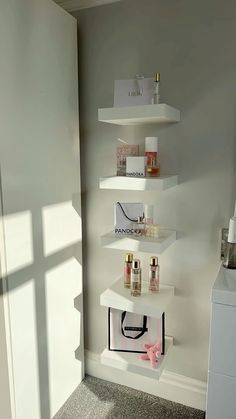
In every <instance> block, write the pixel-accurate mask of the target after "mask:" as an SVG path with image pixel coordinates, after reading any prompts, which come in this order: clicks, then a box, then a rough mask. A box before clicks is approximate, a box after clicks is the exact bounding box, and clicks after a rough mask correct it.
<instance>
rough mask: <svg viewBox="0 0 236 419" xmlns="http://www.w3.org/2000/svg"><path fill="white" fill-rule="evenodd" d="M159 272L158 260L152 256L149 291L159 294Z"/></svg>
mask: <svg viewBox="0 0 236 419" xmlns="http://www.w3.org/2000/svg"><path fill="white" fill-rule="evenodd" d="M159 270H160V267H159V265H158V258H157V257H156V256H152V257H151V259H150V265H149V291H152V292H159Z"/></svg>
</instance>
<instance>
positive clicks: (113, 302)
mask: <svg viewBox="0 0 236 419" xmlns="http://www.w3.org/2000/svg"><path fill="white" fill-rule="evenodd" d="M173 296H174V287H173V286H170V285H162V284H160V291H159V292H158V293H152V292H150V291H148V283H146V282H142V294H141V296H140V297H132V295H130V289H129V288H125V287H124V280H123V278H120V279H119V280H118V281H116V282H115V283H114V284H112V285H111V287H110V288H107V289H106V290H105V291H104V292H103V293H102V294H101V295H100V304H101V305H102V306H106V307H113V308H116V309H118V310H125V311H128V312H130V313H138V314H143V313H145V314H146V315H147V316H150V317H156V318H158V319H159V318H160V317H161V315H162V313H163V312H164V311H166V308H167V307H168V305H169V303H170V302H171V300H172V299H173Z"/></svg>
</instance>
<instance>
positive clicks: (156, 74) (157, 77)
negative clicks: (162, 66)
mask: <svg viewBox="0 0 236 419" xmlns="http://www.w3.org/2000/svg"><path fill="white" fill-rule="evenodd" d="M160 80H161V75H160V73H159V71H157V72H156V73H155V81H156V82H157V81H160Z"/></svg>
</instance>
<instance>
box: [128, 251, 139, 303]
mask: <svg viewBox="0 0 236 419" xmlns="http://www.w3.org/2000/svg"><path fill="white" fill-rule="evenodd" d="M130 287H131V295H132V296H133V297H139V296H140V295H141V268H140V260H139V259H134V260H133V262H132V269H131V285H130Z"/></svg>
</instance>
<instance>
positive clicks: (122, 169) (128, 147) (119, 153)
mask: <svg viewBox="0 0 236 419" xmlns="http://www.w3.org/2000/svg"><path fill="white" fill-rule="evenodd" d="M138 155H139V145H135V144H120V145H118V146H117V148H116V157H117V172H116V174H117V176H126V157H128V156H138Z"/></svg>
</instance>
